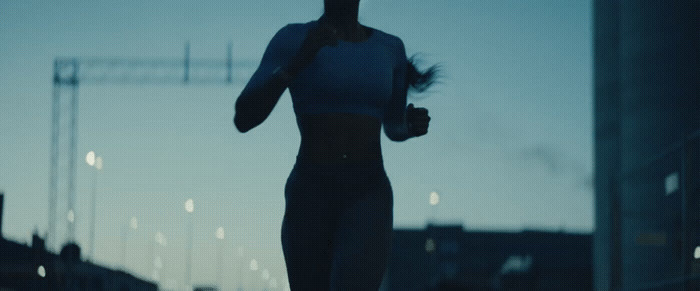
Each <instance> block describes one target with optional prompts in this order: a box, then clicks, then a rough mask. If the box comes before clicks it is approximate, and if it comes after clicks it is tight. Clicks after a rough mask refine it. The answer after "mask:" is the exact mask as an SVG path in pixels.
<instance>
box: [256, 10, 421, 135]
mask: <svg viewBox="0 0 700 291" xmlns="http://www.w3.org/2000/svg"><path fill="white" fill-rule="evenodd" d="M317 24H318V20H314V21H310V22H307V23H294V24H288V25H286V26H284V27H283V28H281V29H280V30H279V31H278V32H277V33H276V34H275V36H274V37H273V38H272V40H270V43H269V44H268V46H267V48H266V50H265V53H264V54H263V57H262V61H261V62H260V66H259V67H258V69H257V70H256V71H255V73H254V74H253V76H252V77H251V79H250V81H249V82H248V84H247V85H246V88H244V91H245V90H247V89H249V88H254V87H257V86H260V85H262V84H263V83H264V82H265V80H266V78H269V76H270V75H271V74H272V72H273V71H274V70H275V69H276V68H277V67H278V66H286V65H287V64H288V63H289V61H290V60H291V59H292V58H293V56H294V55H295V54H296V52H297V51H298V50H299V48H300V47H301V44H302V42H303V41H304V39H305V38H306V34H307V31H309V29H310V28H311V27H313V26H315V25H317ZM371 30H372V34H371V35H370V36H369V38H368V39H366V40H365V41H362V42H350V41H344V40H338V44H337V45H336V46H324V47H322V48H321V49H320V50H319V51H318V53H317V54H316V56H315V58H314V60H313V61H312V62H311V63H310V64H309V65H307V66H306V67H304V68H303V69H302V70H301V71H299V73H298V74H297V76H296V78H295V79H294V80H293V81H291V83H290V84H289V93H290V95H291V97H292V104H293V107H294V113H295V114H297V115H299V114H303V113H357V114H365V115H369V116H373V117H376V118H378V119H379V120H380V121H389V122H394V121H396V122H399V121H400V120H401V118H402V117H403V114H404V112H405V110H406V89H407V85H406V77H405V76H406V65H407V58H406V52H405V48H404V45H403V42H402V41H401V39H400V38H398V37H396V36H393V35H390V34H387V33H384V32H382V31H379V30H377V29H373V28H371Z"/></svg>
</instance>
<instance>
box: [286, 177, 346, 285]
mask: <svg viewBox="0 0 700 291" xmlns="http://www.w3.org/2000/svg"><path fill="white" fill-rule="evenodd" d="M327 178H328V177H323V175H319V173H316V172H311V171H309V170H304V169H299V168H295V169H294V170H293V171H292V173H291V174H290V176H289V178H288V179H287V184H286V186H285V198H286V205H285V213H284V219H283V221H282V233H281V238H282V250H283V253H284V258H285V263H286V266H287V274H288V278H289V283H290V286H291V288H292V290H327V289H328V286H329V284H330V283H329V282H330V281H329V280H330V272H331V265H332V259H333V257H332V253H333V252H332V249H333V236H334V233H335V228H336V221H337V218H336V216H337V207H334V205H335V204H336V203H334V201H333V199H332V198H333V197H334V194H337V193H332V192H333V190H334V189H333V185H332V183H330V181H329V180H328V179H327Z"/></svg>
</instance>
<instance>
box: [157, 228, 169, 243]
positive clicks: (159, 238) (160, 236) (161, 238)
mask: <svg viewBox="0 0 700 291" xmlns="http://www.w3.org/2000/svg"><path fill="white" fill-rule="evenodd" d="M156 242H157V243H158V244H159V245H161V246H166V245H167V244H168V241H167V240H166V239H165V235H163V233H162V232H160V231H159V232H156Z"/></svg>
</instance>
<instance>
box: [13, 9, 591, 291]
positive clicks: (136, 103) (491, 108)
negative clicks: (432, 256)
mask: <svg viewBox="0 0 700 291" xmlns="http://www.w3.org/2000/svg"><path fill="white" fill-rule="evenodd" d="M362 3H363V5H362V7H361V10H360V22H362V23H363V24H366V25H368V26H371V27H375V28H377V29H380V30H382V31H385V32H387V33H390V34H394V35H397V36H399V37H401V38H402V39H403V41H404V43H405V44H406V48H407V53H408V55H409V56H410V55H412V54H414V53H422V54H423V55H422V56H423V57H424V59H425V64H432V63H442V64H443V65H444V70H445V71H444V73H445V75H446V78H445V79H444V80H442V81H443V82H442V84H438V85H437V86H436V87H435V89H434V90H433V91H432V92H429V93H428V94H424V95H425V96H421V97H425V98H414V99H411V98H410V97H409V100H408V101H409V102H413V103H415V104H416V106H421V107H426V108H428V110H430V114H431V116H432V118H433V119H432V121H431V127H430V129H429V132H428V134H427V135H426V136H425V137H420V138H417V139H415V140H409V141H407V142H403V143H393V142H391V141H389V140H388V139H387V138H386V137H385V136H383V137H382V146H383V153H384V160H385V167H386V169H387V174H388V176H389V178H390V180H391V183H392V187H393V188H394V195H395V205H394V209H395V216H394V220H395V224H394V226H395V227H397V228H402V227H414V228H416V227H422V226H424V225H425V223H426V221H427V220H429V219H435V220H436V221H442V222H459V223H462V224H463V225H464V227H465V229H494V230H504V229H505V230H513V231H515V230H520V229H562V230H567V231H572V232H590V231H592V229H593V204H592V201H593V196H592V187H591V183H592V179H591V169H592V165H591V163H592V107H591V104H592V95H591V87H592V86H591V63H592V62H591V23H590V22H591V15H590V14H591V11H590V8H591V7H590V1H530V2H526V3H524V2H518V1H499V2H493V3H492V2H489V1H468V2H457V1H441V2H437V3H433V4H428V3H422V2H420V1H411V2H410V5H409V4H397V2H395V1H393V2H392V1H384V2H380V1H367V0H363V1H362ZM321 10H322V1H320V0H318V1H312V0H309V1H302V2H300V3H294V4H292V3H286V2H284V1H270V3H269V4H266V5H260V4H255V3H248V2H241V1H232V2H226V1H210V2H203V3H188V2H180V3H179V5H172V4H170V3H169V2H152V3H150V4H145V3H140V2H138V1H126V2H124V3H121V4H116V3H110V2H98V3H93V2H90V1H70V2H64V3H63V5H57V4H56V5H55V6H51V5H44V4H42V3H41V2H39V1H25V2H10V1H2V2H0V18H1V19H4V21H0V38H1V39H3V40H7V41H3V42H0V53H2V54H3V55H4V56H6V57H4V58H2V59H0V76H2V77H0V86H1V87H3V88H4V90H3V93H0V108H3V109H5V110H4V111H3V112H2V114H0V134H1V136H2V139H0V148H2V149H3V150H2V151H0V189H1V190H4V191H5V212H4V220H3V221H4V226H3V232H4V235H5V237H7V238H10V239H16V240H18V241H23V240H24V241H26V240H29V239H30V235H29V234H31V232H33V231H34V229H35V228H36V229H37V230H38V231H39V233H40V234H42V235H43V234H44V232H45V231H46V229H47V225H46V224H47V223H46V222H47V221H48V216H47V209H48V205H47V202H48V195H47V194H48V181H49V178H48V173H49V170H48V169H49V167H48V164H49V145H50V125H51V120H50V118H51V117H50V116H51V114H50V112H51V111H50V108H51V104H50V96H51V71H52V62H53V60H54V58H56V57H85V56H101V57H111V56H119V57H143V58H157V57H169V58H178V57H182V56H183V51H184V50H183V48H184V44H185V43H186V42H188V41H189V42H190V44H191V52H192V56H193V57H213V58H221V59H224V58H225V57H226V47H227V45H228V43H229V42H232V43H233V51H234V53H233V55H234V59H235V60H245V61H251V62H253V63H256V64H257V62H259V59H260V57H261V55H262V51H263V50H264V48H265V46H266V45H267V42H268V41H269V39H270V38H271V37H272V35H273V34H274V33H275V32H276V31H277V30H278V29H279V28H280V27H282V26H284V25H285V24H286V23H293V22H306V21H310V20H313V19H316V18H318V16H320V12H321ZM412 22H413V23H415V24H407V23H412ZM253 69H254V67H251V68H249V72H250V73H252V70H253ZM245 81H247V79H246V80H245ZM245 81H237V82H235V83H234V84H233V85H231V86H219V85H214V86H202V85H185V86H183V85H179V84H178V85H172V86H165V85H147V86H137V85H130V86H118V85H85V86H81V87H80V92H79V94H80V109H79V118H78V120H79V125H78V151H77V157H76V158H77V159H78V162H77V163H76V165H77V167H78V169H77V183H78V185H77V187H78V188H77V197H76V198H77V203H78V204H77V207H76V208H77V209H76V213H77V219H76V223H77V234H76V235H77V240H78V241H79V242H80V243H81V246H83V250H84V251H87V248H86V246H87V245H88V242H89V238H88V234H89V223H88V222H89V219H90V215H89V214H90V211H91V209H90V205H91V204H90V203H91V202H90V191H91V187H92V185H91V183H92V181H91V179H92V173H91V171H92V169H91V168H90V166H89V165H88V164H87V163H86V162H85V160H84V158H85V155H86V154H87V153H88V152H89V151H95V153H96V154H97V155H99V156H101V157H102V158H103V159H104V168H103V170H102V171H101V172H100V173H98V174H97V180H96V183H97V187H96V189H97V195H98V198H97V199H98V200H97V201H98V204H97V205H98V207H97V218H96V224H97V225H98V226H99V227H98V229H97V230H96V237H97V240H96V242H95V246H96V248H95V256H96V257H95V260H96V261H98V262H104V263H106V264H108V265H114V266H118V265H119V263H120V262H121V260H120V252H119V251H118V250H120V247H121V241H122V236H121V231H122V229H123V228H126V227H127V226H129V224H130V221H131V218H132V217H136V218H137V219H138V224H139V225H138V228H137V229H136V231H129V228H127V231H129V232H128V233H129V234H128V240H127V247H128V248H133V249H134V250H135V253H133V254H132V255H133V256H134V257H132V258H131V260H133V259H134V258H138V257H149V256H150V257H152V256H153V255H152V254H151V253H150V252H149V249H150V247H151V245H152V244H154V241H155V239H154V235H155V233H157V232H160V233H162V234H163V235H164V236H165V237H166V238H167V247H165V248H167V250H164V255H163V257H162V264H163V268H162V269H163V270H162V272H161V274H160V276H161V278H174V279H175V280H177V281H178V282H181V280H182V279H181V278H182V277H183V274H184V267H183V266H184V265H185V264H184V259H182V258H181V257H179V256H178V254H180V253H182V252H183V250H184V249H185V247H184V245H185V241H186V237H187V235H186V231H185V230H184V229H182V228H184V226H185V225H186V223H187V221H186V216H185V214H186V213H185V208H184V203H185V201H186V200H187V199H189V198H192V199H193V200H194V203H195V205H197V206H196V210H195V212H194V214H195V215H196V216H194V217H193V218H194V223H195V225H196V226H195V233H194V242H193V243H194V246H195V247H194V250H193V252H194V254H195V255H194V259H193V273H192V278H193V282H195V283H197V280H203V282H208V281H211V280H215V276H216V275H215V274H216V272H215V271H214V266H212V265H216V264H208V263H207V262H215V261H216V260H215V257H216V254H215V252H216V251H215V249H216V244H217V243H218V242H217V239H216V236H215V234H216V231H217V229H218V228H219V227H223V228H224V229H225V231H226V237H227V239H226V240H227V247H226V248H224V254H225V255H226V256H229V257H230V258H232V259H231V260H228V261H225V262H224V267H225V269H227V270H230V271H234V270H236V269H235V268H236V267H237V266H240V264H239V263H246V262H245V261H237V260H235V259H233V258H235V257H236V256H237V252H238V250H239V247H241V246H242V247H243V249H244V253H245V255H244V256H246V260H248V259H253V258H254V259H256V260H257V261H258V262H259V263H260V265H262V266H264V268H267V269H268V270H269V273H270V274H271V275H273V276H274V277H276V278H277V282H280V284H279V285H283V284H281V282H282V281H283V278H285V276H284V265H283V260H282V252H281V246H280V243H279V228H280V224H281V221H282V220H281V218H282V214H283V209H284V199H283V186H284V182H285V180H286V178H287V175H288V174H289V171H290V170H291V168H292V166H293V164H294V158H295V155H296V150H297V148H298V144H299V136H298V130H297V129H296V124H295V122H294V115H293V111H292V106H291V100H290V98H289V95H288V93H285V94H284V95H283V96H282V99H281V100H280V102H279V103H278V104H277V106H276V107H275V109H274V110H273V113H272V115H271V116H270V118H268V120H266V121H265V122H264V123H263V124H262V125H260V126H259V127H257V128H255V129H253V130H252V131H250V132H249V133H246V134H245V135H243V134H240V133H238V132H237V131H236V130H235V128H234V126H233V124H232V122H231V118H232V117H233V102H234V101H235V98H236V97H237V96H238V95H237V94H239V93H240V90H241V89H242V87H243V85H245V83H244V82H245ZM431 192H437V193H439V194H440V203H439V204H438V205H437V206H434V207H433V206H431V205H430V203H429V202H430V195H429V194H430V193H431ZM60 199H61V200H59V201H60V202H61V203H62V204H64V203H65V197H62V198H60ZM181 226H182V227H181ZM63 232H64V230H63V229H59V234H60V236H59V238H61V237H62V236H63V234H62V233H63ZM229 237H230V239H229ZM248 255H250V256H248ZM129 260H130V259H129V258H127V263H128V264H127V266H128V267H129V269H132V270H133V271H135V272H136V273H137V274H141V275H143V276H147V277H150V276H151V272H152V269H153V265H154V263H153V260H151V259H147V260H142V261H139V262H136V263H133V262H131V263H130V262H129ZM260 272H261V271H260ZM234 274H235V273H234ZM224 277H225V278H226V279H232V278H231V277H234V276H228V277H227V276H224ZM197 278H200V279H197ZM165 280H167V279H165ZM225 283H226V284H232V281H231V280H226V281H225Z"/></svg>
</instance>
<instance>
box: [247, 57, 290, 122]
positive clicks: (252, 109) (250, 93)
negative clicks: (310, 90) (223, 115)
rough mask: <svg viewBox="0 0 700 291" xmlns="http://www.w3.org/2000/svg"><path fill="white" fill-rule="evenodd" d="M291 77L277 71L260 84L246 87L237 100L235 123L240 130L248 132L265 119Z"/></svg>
mask: <svg viewBox="0 0 700 291" xmlns="http://www.w3.org/2000/svg"><path fill="white" fill-rule="evenodd" d="M290 81H291V78H289V77H285V76H284V74H283V72H279V71H277V72H275V73H273V74H270V77H269V78H268V79H267V80H266V81H265V82H264V83H262V85H260V86H256V87H252V88H246V89H244V90H243V92H241V95H240V96H239V97H238V100H236V106H235V107H236V112H235V114H234V117H233V123H234V124H235V125H236V128H237V129H238V131H240V132H247V131H249V130H250V129H252V128H254V127H256V126H258V125H259V124H260V123H262V122H263V121H265V119H267V117H268V116H269V115H270V113H271V112H272V109H273V108H274V107H275V104H277V101H278V100H279V98H280V96H282V93H284V90H286V89H287V87H288V86H289V82H290Z"/></svg>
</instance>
